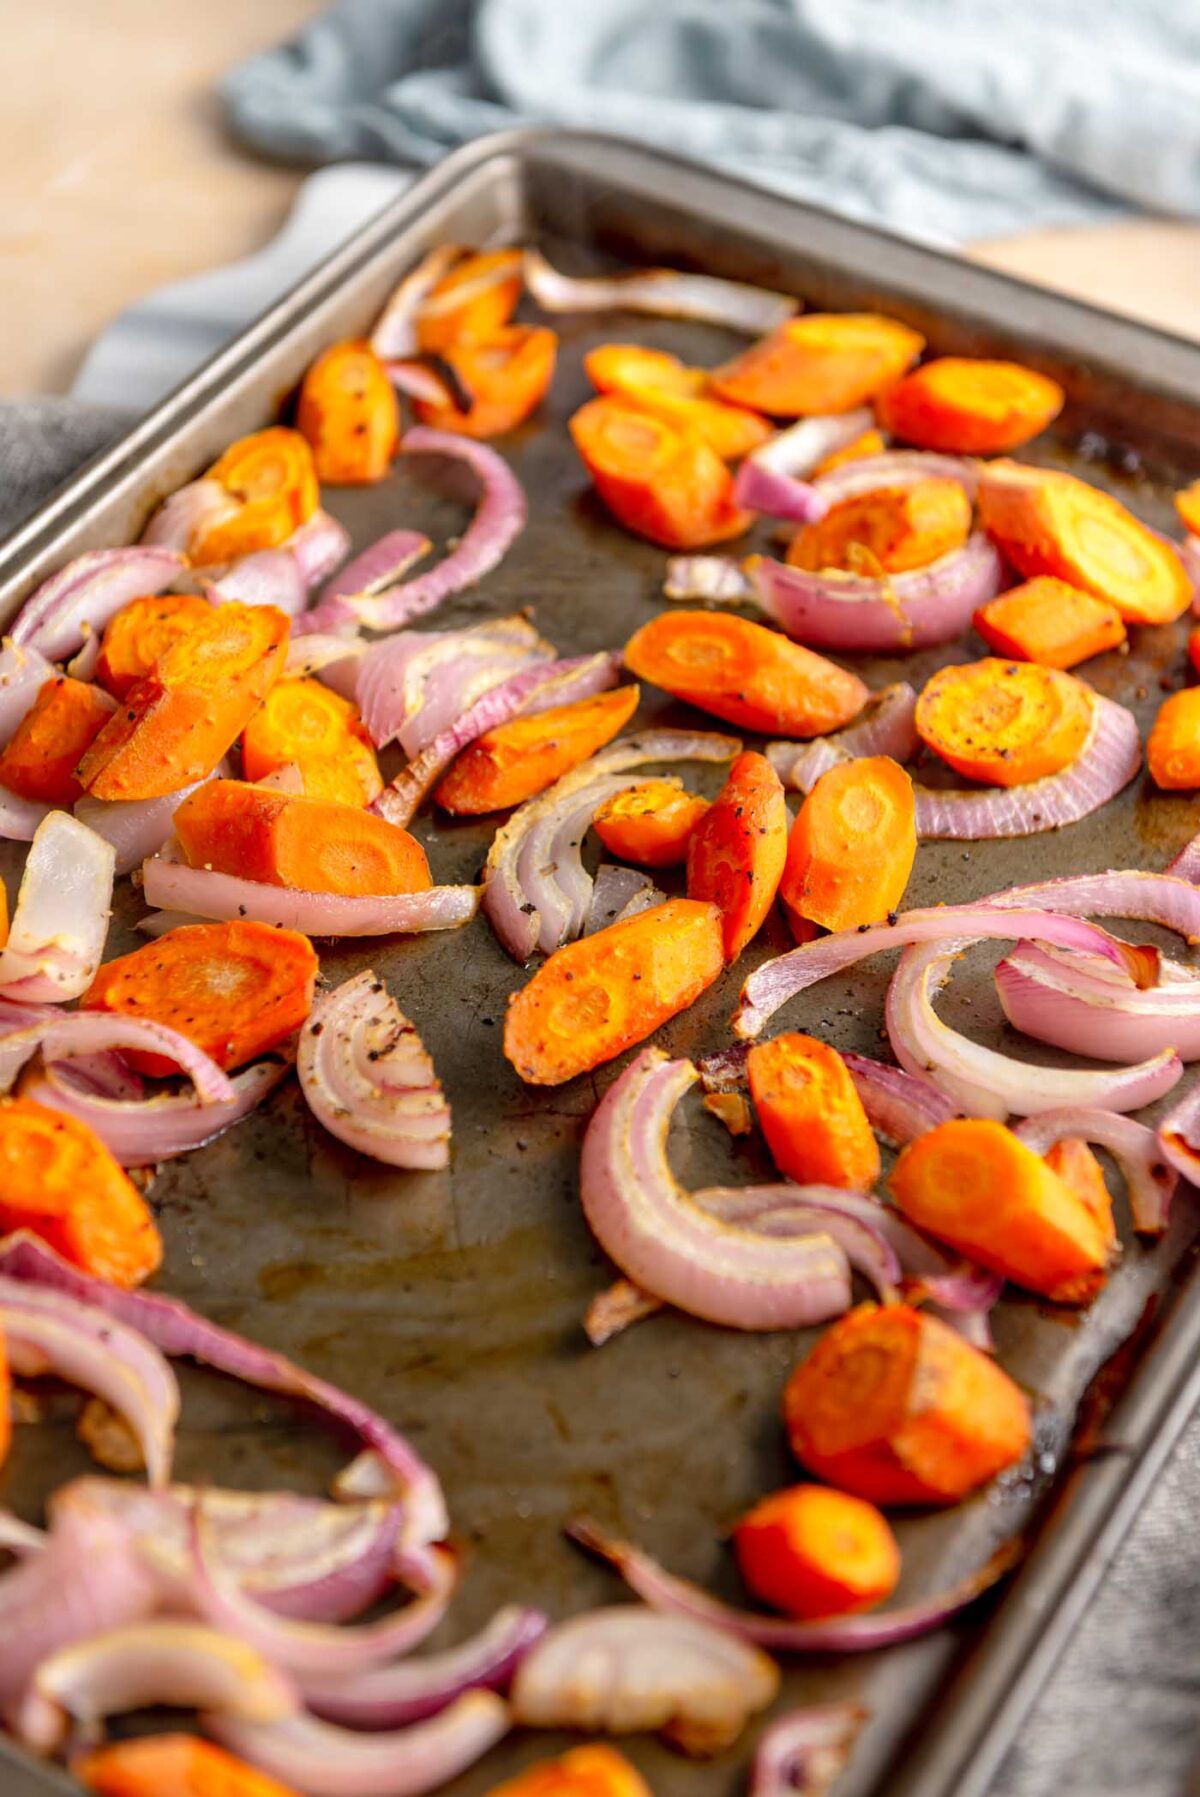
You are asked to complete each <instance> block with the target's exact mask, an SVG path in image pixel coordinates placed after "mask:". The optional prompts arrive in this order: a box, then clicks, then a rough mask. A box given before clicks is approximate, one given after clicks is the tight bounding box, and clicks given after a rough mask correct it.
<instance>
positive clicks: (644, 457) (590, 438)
mask: <svg viewBox="0 0 1200 1797" xmlns="http://www.w3.org/2000/svg"><path fill="white" fill-rule="evenodd" d="M571 436H572V438H573V440H574V443H575V447H576V449H577V450H578V452H579V455H580V459H581V460H582V462H583V464H584V466H585V467H586V469H587V471H588V473H589V474H590V475H591V477H592V480H593V482H594V484H595V488H596V491H597V493H598V494H599V495H600V498H601V499H602V500H603V502H604V504H605V505H606V506H607V507H608V509H609V511H610V512H611V513H612V514H613V516H614V518H616V519H617V521H618V523H620V524H623V525H624V526H625V528H626V530H631V531H633V532H634V534H635V535H636V536H639V537H648V538H649V540H650V541H651V542H652V543H661V544H662V545H663V546H664V547H665V548H667V549H703V548H705V547H706V546H707V545H709V544H711V543H721V542H724V541H725V540H726V539H727V538H728V537H736V536H740V535H741V534H742V532H743V531H744V530H748V529H749V528H750V525H751V524H752V522H753V517H752V514H751V513H749V512H744V511H741V510H740V509H739V508H738V507H737V506H736V505H734V503H733V476H732V474H731V473H730V472H729V469H728V468H727V467H726V466H725V463H724V462H723V461H722V460H721V458H720V456H719V455H718V454H717V453H716V451H715V450H714V449H711V448H710V447H709V445H708V444H707V443H706V442H705V441H704V439H703V437H701V436H699V435H698V434H697V433H696V432H695V431H694V430H691V429H688V428H686V427H685V428H678V427H676V426H674V425H671V424H668V423H667V421H666V419H664V418H661V417H655V416H654V415H653V414H652V413H650V412H647V411H645V410H643V409H640V408H638V407H635V406H632V405H630V404H629V403H628V401H627V400H624V399H622V398H621V397H620V396H619V395H616V394H611V395H610V394H604V395H603V396H602V397H601V398H599V399H591V400H589V401H588V403H587V404H586V405H585V406H581V407H580V409H579V411H578V412H576V413H575V416H574V417H573V418H572V419H571Z"/></svg>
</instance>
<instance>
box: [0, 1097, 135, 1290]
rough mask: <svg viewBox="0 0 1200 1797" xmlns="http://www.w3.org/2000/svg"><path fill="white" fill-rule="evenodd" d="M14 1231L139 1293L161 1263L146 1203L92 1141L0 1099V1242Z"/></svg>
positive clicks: (23, 1101) (83, 1130)
mask: <svg viewBox="0 0 1200 1797" xmlns="http://www.w3.org/2000/svg"><path fill="white" fill-rule="evenodd" d="M14 1229H29V1230H32V1231H33V1233H34V1235H38V1236H41V1238H42V1240H43V1241H45V1242H49V1244H50V1246H51V1247H52V1248H54V1249H55V1250H56V1251H57V1252H58V1253H59V1254H61V1255H62V1257H63V1259H64V1260H69V1261H70V1262H71V1264H72V1266H76V1267H82V1269H83V1271H84V1272H85V1273H90V1274H91V1275H92V1276H93V1278H95V1279H105V1280H107V1281H108V1282H109V1284H110V1285H122V1286H132V1285H140V1284H141V1282H142V1280H143V1279H148V1278H149V1277H150V1275H151V1273H153V1272H154V1270H155V1268H156V1267H157V1266H158V1265H159V1263H160V1262H161V1260H162V1241H161V1239H160V1237H159V1233H158V1230H157V1229H156V1228H155V1224H154V1219H153V1217H152V1216H151V1215H150V1212H149V1211H148V1210H147V1208H146V1204H145V1200H144V1199H143V1198H142V1195H141V1193H140V1192H139V1191H138V1189H137V1187H136V1186H134V1185H133V1184H132V1183H131V1181H130V1180H129V1178H128V1176H127V1174H126V1173H125V1171H124V1169H123V1168H122V1167H119V1166H118V1165H117V1163H116V1161H115V1160H114V1159H113V1157H112V1155H111V1154H110V1153H109V1151H108V1149H107V1148H106V1147H105V1146H104V1143H103V1142H102V1141H101V1140H100V1138H99V1136H97V1135H95V1134H94V1133H93V1132H92V1130H90V1129H89V1128H88V1126H87V1124H86V1123H81V1122H79V1121H78V1119H77V1118H75V1117H69V1116H67V1115H66V1114H65V1113H63V1112H62V1111H52V1110H49V1109H47V1107H46V1106H45V1105H41V1104H36V1103H35V1102H34V1100H33V1099H31V1098H0V1234H7V1233H8V1232H9V1231H10V1230H14Z"/></svg>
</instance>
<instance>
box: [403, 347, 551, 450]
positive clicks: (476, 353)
mask: <svg viewBox="0 0 1200 1797" xmlns="http://www.w3.org/2000/svg"><path fill="white" fill-rule="evenodd" d="M441 353H442V360H443V361H444V362H447V363H448V364H449V365H450V367H451V368H452V369H453V370H454V373H455V375H456V376H457V381H458V385H459V387H460V388H461V389H462V391H463V392H464V393H469V394H470V395H471V401H472V403H471V407H470V410H469V411H464V410H463V408H462V407H461V406H459V405H456V404H455V403H454V399H453V396H451V395H449V393H448V395H447V403H445V404H444V405H436V406H435V405H433V404H431V403H430V401H428V400H424V399H419V400H417V401H416V409H417V415H418V417H419V418H420V420H421V422H422V424H428V425H432V426H433V428H434V429H435V430H442V431H458V432H459V433H460V434H461V435H462V436H464V437H500V436H503V434H504V432H505V431H512V430H515V429H516V428H517V426H518V424H523V423H524V422H525V420H526V418H528V417H529V415H530V413H531V412H533V411H535V410H536V408H537V407H538V406H540V405H541V403H542V400H543V399H544V398H545V397H546V393H547V391H548V390H549V386H550V382H551V381H552V380H553V378H554V363H555V358H556V357H557V355H558V338H557V336H556V335H555V333H554V332H553V331H551V330H549V329H548V328H547V327H546V326H545V325H533V324H514V325H508V326H506V327H505V329H504V330H502V331H497V332H496V333H495V335H494V336H491V337H485V338H483V339H481V340H480V341H478V342H477V341H476V340H475V339H474V338H464V339H463V340H462V341H461V342H457V343H452V344H449V345H448V346H447V347H446V348H445V349H444V350H443V351H442V352H441Z"/></svg>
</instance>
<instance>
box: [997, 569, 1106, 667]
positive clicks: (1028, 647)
mask: <svg viewBox="0 0 1200 1797" xmlns="http://www.w3.org/2000/svg"><path fill="white" fill-rule="evenodd" d="M972 622H973V623H974V625H975V629H976V630H977V631H978V632H979V635H980V636H981V637H982V638H983V640H984V642H985V643H986V644H987V646H988V648H989V649H991V650H992V651H993V652H994V653H995V654H996V655H1004V656H1008V657H1013V658H1015V659H1016V660H1018V661H1036V662H1040V663H1041V665H1042V667H1044V668H1073V667H1075V666H1076V665H1077V664H1078V663H1079V662H1081V661H1088V660H1090V659H1091V657H1092V656H1093V655H1103V654H1104V652H1105V651H1106V650H1108V649H1116V648H1118V647H1119V646H1120V644H1121V643H1123V642H1124V641H1125V625H1124V623H1123V621H1122V618H1121V614H1120V612H1119V611H1118V610H1117V608H1116V606H1115V605H1110V604H1109V603H1108V601H1107V599H1097V598H1095V597H1094V595H1093V594H1091V593H1084V592H1081V591H1080V590H1079V588H1078V587H1073V586H1068V585H1067V583H1066V581H1065V580H1055V579H1054V577H1053V576H1052V575H1049V574H1042V575H1039V576H1038V577H1037V578H1036V579H1034V580H1027V581H1025V582H1024V584H1023V585H1021V586H1019V587H1011V588H1010V589H1009V591H1008V592H1007V593H1001V594H1000V595H999V597H998V598H996V599H990V600H989V601H988V603H987V604H986V605H981V606H980V608H979V610H978V611H977V612H976V613H975V616H974V619H973V620H972Z"/></svg>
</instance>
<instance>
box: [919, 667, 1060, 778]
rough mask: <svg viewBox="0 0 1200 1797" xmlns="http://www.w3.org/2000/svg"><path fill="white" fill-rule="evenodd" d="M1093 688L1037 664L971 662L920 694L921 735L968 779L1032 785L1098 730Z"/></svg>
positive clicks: (938, 675)
mask: <svg viewBox="0 0 1200 1797" xmlns="http://www.w3.org/2000/svg"><path fill="white" fill-rule="evenodd" d="M1094 707H1095V700H1094V698H1093V694H1092V690H1091V688H1090V687H1089V686H1086V685H1085V684H1084V682H1083V681H1082V680H1077V679H1076V678H1075V676H1074V675H1073V674H1063V673H1060V672H1059V670H1058V669H1057V668H1044V667H1041V666H1040V665H1039V664H1038V663H1037V662H1029V661H999V660H997V659H995V658H992V657H989V658H987V659H985V660H983V661H971V662H965V663H962V664H961V665H956V666H952V667H948V668H942V669H940V670H939V672H938V673H936V674H935V675H934V676H933V678H932V679H931V680H929V681H928V682H927V683H926V685H925V689H924V691H923V692H922V694H921V696H920V698H919V699H918V700H917V711H916V726H917V734H918V735H919V736H920V738H921V741H922V742H923V743H924V744H925V746H926V748H929V749H932V750H933V752H934V754H935V755H940V756H941V758H942V760H943V761H945V762H947V763H948V764H949V765H950V766H951V767H952V768H956V769H957V770H958V772H959V773H960V774H965V775H966V777H967V779H968V780H982V781H986V782H987V783H988V784H989V785H991V786H1024V785H1026V784H1027V783H1028V782H1029V781H1031V780H1042V779H1045V777H1046V776H1047V775H1048V774H1057V773H1061V772H1062V770H1063V768H1065V767H1069V766H1070V765H1071V763H1072V762H1073V761H1074V760H1075V759H1076V757H1077V756H1078V755H1079V752H1080V750H1081V749H1082V748H1083V745H1084V743H1085V742H1086V741H1087V739H1088V736H1089V734H1090V732H1091V728H1092V720H1093V716H1094Z"/></svg>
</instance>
